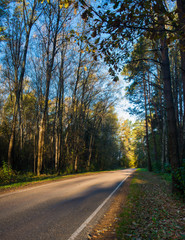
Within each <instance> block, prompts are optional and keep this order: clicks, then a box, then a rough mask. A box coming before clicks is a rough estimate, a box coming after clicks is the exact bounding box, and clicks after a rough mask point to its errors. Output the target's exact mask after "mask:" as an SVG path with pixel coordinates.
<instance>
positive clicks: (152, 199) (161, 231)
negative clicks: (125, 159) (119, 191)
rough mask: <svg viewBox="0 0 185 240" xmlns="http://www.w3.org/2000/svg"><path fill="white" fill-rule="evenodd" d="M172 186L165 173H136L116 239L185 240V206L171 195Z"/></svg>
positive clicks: (140, 171) (141, 171) (138, 171)
mask: <svg viewBox="0 0 185 240" xmlns="http://www.w3.org/2000/svg"><path fill="white" fill-rule="evenodd" d="M164 179H165V180H164ZM170 184H171V183H170V176H168V175H166V174H163V175H159V174H154V173H150V172H147V171H146V170H144V169H139V170H137V171H136V173H135V175H134V177H133V179H132V182H131V184H130V190H129V194H128V197H127V202H126V205H125V206H124V208H123V212H122V213H121V215H120V221H119V226H118V228H117V239H122V240H127V239H129V240H130V239H133V240H134V239H139V240H143V239H155V240H157V239H179V240H180V239H185V205H184V204H183V202H182V201H180V200H177V199H175V198H174V197H173V196H172V195H171V192H170Z"/></svg>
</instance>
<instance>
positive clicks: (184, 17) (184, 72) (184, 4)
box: [177, 0, 185, 159]
mask: <svg viewBox="0 0 185 240" xmlns="http://www.w3.org/2000/svg"><path fill="white" fill-rule="evenodd" d="M177 10H178V18H179V35H180V55H181V76H182V82H183V101H184V117H183V143H182V153H181V159H185V50H184V47H185V40H184V37H185V34H184V26H185V0H177Z"/></svg>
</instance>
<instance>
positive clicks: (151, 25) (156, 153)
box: [0, 0, 185, 194]
mask: <svg viewBox="0 0 185 240" xmlns="http://www.w3.org/2000/svg"><path fill="white" fill-rule="evenodd" d="M184 27H185V1H184V0H176V1H171V0H146V1H140V0H124V1H120V0H106V1H100V0H96V1H95V0H92V1H86V0H47V1H46V0H40V1H39V0H16V1H12V0H2V1H1V5H0V53H1V55H0V153H1V154H0V167H1V170H0V175H1V177H0V178H1V180H3V174H4V173H3V171H4V172H5V169H7V168H8V169H11V171H12V172H14V173H17V174H19V173H23V172H32V173H33V174H35V175H37V176H39V175H40V174H42V173H47V172H50V173H56V172H58V173H59V174H69V173H77V172H85V171H98V170H108V169H117V168H127V167H147V168H148V170H149V171H155V172H168V173H171V174H172V190H173V192H180V193H182V194H184V193H185V192H184V189H185V104H184V103H185V32H184ZM123 81H124V82H126V88H125V92H126V94H125V97H126V98H127V99H128V100H129V102H130V103H131V105H130V107H129V109H128V111H129V112H130V114H131V115H136V116H137V121H135V122H134V123H133V122H131V121H130V120H123V121H122V122H120V121H118V116H117V113H116V111H115V107H116V105H117V104H118V101H120V99H119V95H120V94H121V90H120V89H121V85H124V83H123ZM124 86H125V85H124Z"/></svg>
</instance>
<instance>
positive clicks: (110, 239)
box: [88, 176, 132, 240]
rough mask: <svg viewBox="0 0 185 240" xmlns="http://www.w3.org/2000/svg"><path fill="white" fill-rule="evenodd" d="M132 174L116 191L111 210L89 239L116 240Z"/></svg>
mask: <svg viewBox="0 0 185 240" xmlns="http://www.w3.org/2000/svg"><path fill="white" fill-rule="evenodd" d="M131 178H132V176H130V177H129V178H127V180H126V181H125V182H124V184H123V185H122V186H121V187H120V189H119V190H118V192H117V193H116V195H115V197H114V200H113V202H112V203H111V206H110V208H109V210H108V211H107V212H106V214H105V215H104V217H103V218H102V219H101V220H100V221H99V223H98V224H97V225H96V226H95V228H94V230H93V231H92V232H91V233H90V234H89V237H88V239H91V240H93V239H98V240H116V239H117V238H116V227H117V224H118V220H119V215H120V213H121V212H122V210H123V206H124V204H125V201H126V196H127V194H128V191H129V185H130V181H131Z"/></svg>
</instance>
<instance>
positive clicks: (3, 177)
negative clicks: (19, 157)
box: [0, 161, 16, 184]
mask: <svg viewBox="0 0 185 240" xmlns="http://www.w3.org/2000/svg"><path fill="white" fill-rule="evenodd" d="M15 179H16V173H15V171H13V170H12V169H11V167H10V166H8V164H7V162H5V161H3V165H2V168H0V183H1V184H8V183H11V182H14V181H15Z"/></svg>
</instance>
